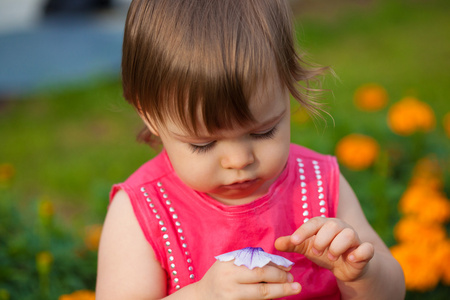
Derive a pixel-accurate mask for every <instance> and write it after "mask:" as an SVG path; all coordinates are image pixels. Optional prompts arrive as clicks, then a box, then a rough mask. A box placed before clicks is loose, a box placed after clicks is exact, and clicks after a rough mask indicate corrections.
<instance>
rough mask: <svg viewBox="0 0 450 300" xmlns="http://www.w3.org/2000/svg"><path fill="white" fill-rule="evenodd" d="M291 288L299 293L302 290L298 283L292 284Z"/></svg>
mask: <svg viewBox="0 0 450 300" xmlns="http://www.w3.org/2000/svg"><path fill="white" fill-rule="evenodd" d="M291 288H292V289H293V290H294V291H299V290H300V288H301V286H300V283H298V282H294V283H291Z"/></svg>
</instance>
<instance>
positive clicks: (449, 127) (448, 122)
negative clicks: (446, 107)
mask: <svg viewBox="0 0 450 300" xmlns="http://www.w3.org/2000/svg"><path fill="white" fill-rule="evenodd" d="M442 123H443V125H444V130H445V133H446V134H447V137H448V138H450V112H448V113H446V114H445V116H444V120H443V121H442Z"/></svg>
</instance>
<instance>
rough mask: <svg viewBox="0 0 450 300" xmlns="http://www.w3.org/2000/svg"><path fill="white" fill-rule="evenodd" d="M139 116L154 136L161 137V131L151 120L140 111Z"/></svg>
mask: <svg viewBox="0 0 450 300" xmlns="http://www.w3.org/2000/svg"><path fill="white" fill-rule="evenodd" d="M138 114H139V117H141V119H142V121H143V122H144V123H145V126H147V128H148V130H150V132H151V133H152V134H153V135H155V136H159V131H158V128H157V127H156V125H155V124H154V123H153V122H152V121H151V120H149V118H146V117H145V116H144V115H143V114H142V113H141V112H139V111H138Z"/></svg>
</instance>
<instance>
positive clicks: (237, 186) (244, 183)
mask: <svg viewBox="0 0 450 300" xmlns="http://www.w3.org/2000/svg"><path fill="white" fill-rule="evenodd" d="M257 181H258V179H249V180H241V181H236V182H234V183H232V184H227V185H224V186H223V187H224V188H226V189H230V190H245V189H248V188H250V187H251V186H252V185H254V184H255V183H256V182H257Z"/></svg>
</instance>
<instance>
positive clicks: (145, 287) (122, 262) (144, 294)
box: [96, 191, 166, 300]
mask: <svg viewBox="0 0 450 300" xmlns="http://www.w3.org/2000/svg"><path fill="white" fill-rule="evenodd" d="M165 286H166V284H165V275H164V272H163V269H162V268H161V265H160V264H159V263H158V262H157V260H156V259H155V255H154V252H153V249H152V248H151V246H150V245H149V244H148V242H147V241H146V240H145V237H144V234H143V233H142V231H141V229H140V227H139V224H138V222H137V220H136V218H135V216H134V213H133V208H132V206H131V203H130V200H129V198H128V195H127V194H126V193H125V192H124V191H119V192H118V193H117V194H116V195H115V197H114V199H113V201H112V203H111V205H110V207H109V209H108V213H107V215H106V220H105V222H104V225H103V231H102V237H101V240H100V247H99V259H98V273H97V288H96V299H98V300H103V299H108V300H114V299H158V298H162V297H164V295H165V293H166V291H165Z"/></svg>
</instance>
